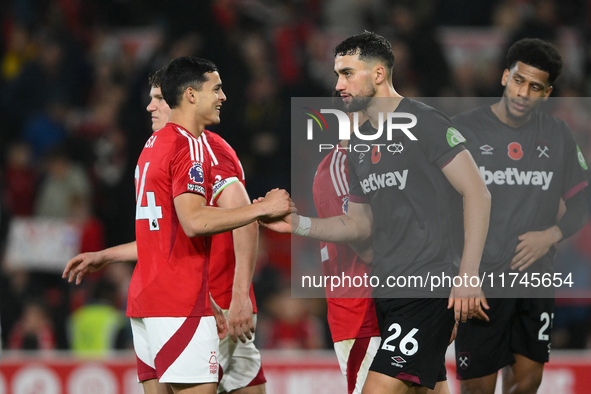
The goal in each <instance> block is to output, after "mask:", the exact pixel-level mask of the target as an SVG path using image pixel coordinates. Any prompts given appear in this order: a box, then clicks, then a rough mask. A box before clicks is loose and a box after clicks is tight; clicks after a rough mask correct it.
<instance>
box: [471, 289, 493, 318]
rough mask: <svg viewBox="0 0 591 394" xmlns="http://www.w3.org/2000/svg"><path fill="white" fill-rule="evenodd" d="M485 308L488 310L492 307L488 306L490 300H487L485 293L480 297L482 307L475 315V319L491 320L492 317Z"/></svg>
mask: <svg viewBox="0 0 591 394" xmlns="http://www.w3.org/2000/svg"><path fill="white" fill-rule="evenodd" d="M485 309H486V310H489V309H490V306H488V301H487V300H486V297H485V296H484V294H483V295H482V297H480V309H479V310H478V312H476V314H475V315H474V319H478V320H483V321H486V322H489V321H490V318H489V317H488V315H487V314H486V313H485V312H484V310H485Z"/></svg>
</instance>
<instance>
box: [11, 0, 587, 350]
mask: <svg viewBox="0 0 591 394" xmlns="http://www.w3.org/2000/svg"><path fill="white" fill-rule="evenodd" d="M590 21H591V6H589V4H588V2H587V1H583V0H571V1H567V2H564V1H563V2H558V1H557V0H536V1H534V0H504V1H495V0H414V1H406V0H405V1H396V0H275V1H273V0H216V1H185V0H171V1H167V2H166V3H163V2H156V1H145V0H144V1H138V0H84V1H83V0H12V1H10V0H9V1H8V4H7V5H6V6H4V7H1V8H0V31H1V32H2V34H1V40H0V92H2V94H0V159H1V160H0V204H1V211H0V254H2V251H3V250H4V249H5V248H6V240H7V234H8V232H9V227H10V222H11V219H12V218H16V217H52V218H60V219H65V220H68V221H71V222H73V223H76V224H77V225H78V226H80V229H81V234H82V235H81V246H80V249H81V250H82V251H96V250H100V249H102V248H104V247H108V246H113V245H117V244H120V243H125V242H129V241H132V240H134V239H135V234H134V219H135V193H134V182H133V179H134V170H135V164H136V160H137V157H138V156H139V153H140V151H141V149H142V147H143V144H144V142H145V141H146V140H147V139H148V137H149V135H150V133H151V127H150V118H149V115H148V114H147V112H146V109H145V107H146V105H147V104H148V92H149V85H148V76H149V74H150V73H153V72H154V71H156V70H157V69H159V68H161V67H163V66H165V65H166V64H167V63H168V62H169V61H170V60H171V59H173V58H176V57H178V56H185V55H189V56H199V57H205V58H208V59H210V60H212V61H213V62H215V63H216V64H217V65H218V67H219V69H220V74H221V77H222V81H223V84H224V85H223V88H224V91H225V93H226V95H227V97H228V101H227V102H226V103H224V105H223V108H222V112H221V119H222V122H221V124H220V125H218V126H216V127H213V128H212V129H211V130H212V131H215V132H218V133H219V134H220V135H222V136H223V137H224V138H225V139H226V140H227V141H228V142H229V143H230V144H231V145H232V146H233V147H234V149H235V150H236V152H237V154H238V157H240V159H241V162H242V165H243V167H244V170H245V173H246V186H247V190H248V191H249V194H250V196H251V197H252V198H254V197H259V196H262V195H264V193H265V192H266V191H267V190H268V189H269V188H270V187H280V188H285V189H287V190H290V188H291V187H292V185H291V184H290V163H291V159H293V158H291V157H290V154H288V152H290V137H291V135H290V132H291V131H290V99H291V97H327V96H330V95H331V93H332V90H333V88H334V84H335V77H334V73H333V71H332V66H333V54H332V48H333V46H334V45H335V44H336V43H338V42H340V41H341V40H342V39H343V38H344V37H346V36H348V35H351V34H356V33H359V32H361V31H363V30H371V31H375V32H377V33H379V34H382V35H384V36H385V37H387V38H388V39H389V40H390V41H391V42H392V45H393V49H394V53H395V57H396V62H395V68H394V77H393V78H394V86H396V87H397V90H398V91H399V93H400V94H402V95H405V96H410V97H436V96H443V97H479V96H484V97H487V96H491V97H496V96H499V95H500V94H502V86H501V85H500V76H501V73H502V70H503V68H504V66H505V65H504V62H503V58H502V54H504V53H505V52H506V48H507V47H508V46H509V45H510V44H511V43H512V42H514V41H515V40H516V39H519V38H524V37H538V38H543V39H546V40H550V41H552V42H554V43H556V44H557V45H558V46H559V48H560V49H561V51H562V53H563V56H564V58H565V72H564V73H563V75H562V76H561V77H560V78H559V80H558V81H557V82H556V86H555V87H554V91H553V93H552V95H553V96H558V97H562V96H572V97H586V96H590V93H591V39H590V38H591V30H590V27H589V26H591V23H589V22H590ZM474 45H478V48H476V47H473V46H474ZM473 53H478V55H479V56H481V57H478V56H474V55H473ZM564 111H565V113H564V114H565V115H568V108H567V109H564ZM573 121H574V122H576V121H577V119H573ZM582 123H583V124H582V126H581V127H580V128H574V127H573V130H574V132H575V135H576V138H577V140H578V142H579V143H580V144H581V147H582V150H583V152H584V153H585V154H586V156H587V158H590V157H591V155H589V153H591V141H590V138H591V132H589V130H588V129H586V127H588V126H587V124H586V123H585V122H582ZM571 127H572V125H571ZM307 211H310V209H307ZM259 252H260V253H259V261H258V263H257V268H256V272H255V278H254V283H255V293H256V295H257V299H258V304H259V329H258V334H257V340H258V342H259V344H260V346H261V347H262V348H302V349H310V348H323V347H327V346H330V345H331V344H332V342H331V340H330V336H329V334H328V333H327V329H326V324H325V317H324V315H325V303H324V301H323V300H318V299H298V298H292V297H290V293H289V277H290V238H289V236H282V235H277V234H275V233H268V232H266V231H261V243H260V250H259ZM63 264H64V266H65V264H66V261H64V262H63ZM557 264H564V265H566V266H572V267H573V270H575V271H576V273H577V275H579V277H584V278H586V280H587V282H586V283H591V227H590V226H589V225H588V226H586V227H585V228H584V229H583V230H582V231H581V232H580V233H579V234H577V235H576V236H575V237H573V239H571V240H568V241H565V242H563V243H562V244H561V245H560V254H559V259H558V262H557ZM132 270H133V264H132V263H130V264H115V265H112V266H109V267H108V269H106V270H104V272H101V273H98V274H94V275H92V276H90V277H88V278H87V279H85V281H84V282H83V285H81V286H74V285H69V284H68V283H67V282H66V281H65V280H63V279H61V275H60V274H58V273H56V272H46V271H43V270H32V269H19V268H18V267H16V268H15V267H14V266H13V265H10V264H7V263H6V259H5V258H3V262H2V265H1V266H0V317H1V328H2V332H1V333H2V346H3V348H11V349H72V350H74V351H77V352H80V353H83V352H85V351H106V350H109V349H113V348H121V349H124V348H130V345H131V342H130V330H129V327H128V325H127V319H125V318H124V310H125V299H126V292H127V284H128V282H129V278H130V276H131V272H132ZM286 289H287V290H286ZM558 304H559V306H558V308H557V310H556V314H555V323H554V338H553V348H589V347H591V301H589V300H586V299H580V300H578V301H577V300H574V299H573V300H558ZM101 333H102V334H101ZM91 334H93V335H91ZM94 334H96V335H94Z"/></svg>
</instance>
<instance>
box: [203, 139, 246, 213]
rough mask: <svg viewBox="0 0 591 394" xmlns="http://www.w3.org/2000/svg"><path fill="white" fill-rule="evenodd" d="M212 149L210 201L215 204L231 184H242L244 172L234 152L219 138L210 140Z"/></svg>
mask: <svg viewBox="0 0 591 394" xmlns="http://www.w3.org/2000/svg"><path fill="white" fill-rule="evenodd" d="M210 143H211V147H212V166H211V177H212V179H213V191H212V194H213V195H212V201H213V202H215V201H216V200H217V198H219V196H220V195H221V193H222V191H223V190H224V189H225V188H226V187H227V186H228V185H231V184H232V183H235V182H242V183H243V184H244V171H243V169H242V165H241V164H240V161H239V160H238V156H236V152H235V151H234V149H232V147H231V146H230V145H229V144H228V143H227V142H226V141H224V140H223V139H222V138H221V137H219V138H218V139H216V140H212V139H210Z"/></svg>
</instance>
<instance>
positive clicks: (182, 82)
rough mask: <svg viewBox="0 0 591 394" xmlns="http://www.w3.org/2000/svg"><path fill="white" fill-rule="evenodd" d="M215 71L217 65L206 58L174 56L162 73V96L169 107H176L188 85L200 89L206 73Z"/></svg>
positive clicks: (205, 78)
mask: <svg viewBox="0 0 591 394" xmlns="http://www.w3.org/2000/svg"><path fill="white" fill-rule="evenodd" d="M215 71H218V68H217V66H216V65H215V64H213V62H211V61H209V60H207V59H201V58H198V57H188V56H184V57H179V58H176V59H174V60H173V61H172V62H170V64H169V65H168V66H166V68H165V69H164V72H163V73H162V76H161V88H162V97H164V100H165V101H166V102H167V103H168V106H169V107H170V108H176V107H178V106H179V105H180V103H181V99H182V97H183V93H184V92H185V90H186V89H187V88H188V87H192V88H193V89H195V90H197V91H199V90H201V88H202V87H203V83H204V82H206V81H208V80H209V77H208V76H207V73H212V72H215Z"/></svg>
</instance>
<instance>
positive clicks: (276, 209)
mask: <svg viewBox="0 0 591 394" xmlns="http://www.w3.org/2000/svg"><path fill="white" fill-rule="evenodd" d="M261 204H264V205H265V215H264V217H263V219H267V220H268V219H278V218H280V217H283V216H285V215H287V214H288V213H289V212H291V198H290V197H289V193H288V192H287V191H285V190H283V189H273V190H271V191H270V192H268V193H267V194H266V195H265V198H264V199H263V201H262V202H261Z"/></svg>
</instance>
